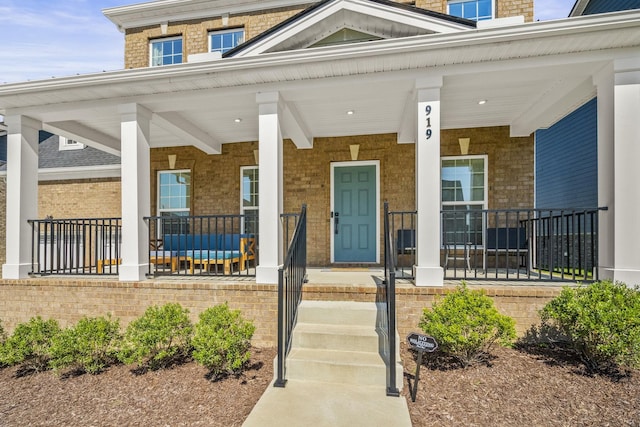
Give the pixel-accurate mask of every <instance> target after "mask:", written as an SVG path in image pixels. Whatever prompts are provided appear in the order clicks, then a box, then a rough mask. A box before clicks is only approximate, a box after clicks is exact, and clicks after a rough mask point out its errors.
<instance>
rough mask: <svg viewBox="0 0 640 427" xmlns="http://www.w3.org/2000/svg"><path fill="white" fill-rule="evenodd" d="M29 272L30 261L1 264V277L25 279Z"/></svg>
mask: <svg viewBox="0 0 640 427" xmlns="http://www.w3.org/2000/svg"><path fill="white" fill-rule="evenodd" d="M30 272H31V263H29V264H3V265H2V278H3V279H26V278H27V277H29V273H30Z"/></svg>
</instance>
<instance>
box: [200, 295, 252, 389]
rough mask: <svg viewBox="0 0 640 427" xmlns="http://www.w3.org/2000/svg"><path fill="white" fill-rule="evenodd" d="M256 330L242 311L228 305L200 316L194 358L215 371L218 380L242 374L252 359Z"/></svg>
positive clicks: (212, 372) (222, 305)
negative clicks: (242, 314)
mask: <svg viewBox="0 0 640 427" xmlns="http://www.w3.org/2000/svg"><path fill="white" fill-rule="evenodd" d="M255 330H256V328H255V326H254V325H253V323H252V322H250V321H247V320H244V319H243V318H242V316H241V314H240V311H239V310H230V309H229V307H228V306H227V304H226V303H225V304H220V305H217V306H215V307H211V308H209V309H207V310H205V311H204V312H202V313H201V314H200V318H199V321H198V323H197V324H196V327H195V335H194V337H193V348H194V350H193V358H194V359H195V360H196V361H197V362H198V363H200V364H201V365H203V366H205V367H206V368H208V369H209V370H210V371H211V374H212V376H213V377H214V378H217V377H219V376H221V375H223V374H225V373H229V374H232V373H238V372H240V371H241V370H242V369H243V368H244V366H245V365H246V363H247V362H248V361H249V359H250V357H251V353H250V351H249V349H250V347H251V337H252V336H253V333H254V332H255Z"/></svg>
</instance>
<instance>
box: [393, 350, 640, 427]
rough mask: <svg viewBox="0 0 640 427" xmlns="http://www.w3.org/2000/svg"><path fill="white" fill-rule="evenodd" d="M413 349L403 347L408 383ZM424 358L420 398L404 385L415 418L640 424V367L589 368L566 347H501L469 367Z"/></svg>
mask: <svg viewBox="0 0 640 427" xmlns="http://www.w3.org/2000/svg"><path fill="white" fill-rule="evenodd" d="M403 345H404V343H403ZM414 356H415V353H414V352H413V351H409V350H407V349H406V346H404V347H403V348H402V359H403V362H404V367H405V385H406V384H407V383H408V382H409V380H410V379H412V378H413V374H415V369H416V358H415V357H414ZM425 358H426V359H428V360H426V361H424V359H423V366H422V367H421V369H420V380H419V382H418V393H417V396H416V402H415V403H413V402H412V401H411V397H410V391H409V387H406V386H405V388H404V390H403V394H404V395H405V396H406V398H407V403H408V405H409V410H410V413H411V420H412V422H413V425H414V426H615V427H623V426H629V427H631V426H633V427H637V426H640V372H633V373H632V374H631V375H630V376H625V375H589V374H587V373H586V371H585V369H584V367H583V366H582V365H581V364H580V363H579V361H578V360H577V358H576V357H575V355H574V354H572V353H571V352H570V351H568V350H566V349H563V348H560V347H552V348H540V347H534V346H532V347H529V348H520V349H507V348H497V349H495V350H493V351H492V357H491V358H490V360H489V361H488V363H485V364H481V365H478V366H473V367H470V368H466V369H462V368H459V367H457V366H455V365H454V364H452V363H448V362H447V361H443V360H442V358H435V357H434V356H431V355H429V356H427V355H426V353H425Z"/></svg>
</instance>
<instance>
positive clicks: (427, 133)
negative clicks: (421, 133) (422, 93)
mask: <svg viewBox="0 0 640 427" xmlns="http://www.w3.org/2000/svg"><path fill="white" fill-rule="evenodd" d="M424 112H425V116H426V119H427V131H426V132H425V135H426V137H427V139H428V140H429V139H431V136H432V135H433V131H432V130H431V117H429V116H430V115H431V105H427V106H426V107H425V109H424Z"/></svg>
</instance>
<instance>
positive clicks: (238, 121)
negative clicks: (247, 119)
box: [234, 118, 242, 123]
mask: <svg viewBox="0 0 640 427" xmlns="http://www.w3.org/2000/svg"><path fill="white" fill-rule="evenodd" d="M241 121H242V119H240V118H238V119H235V120H234V122H236V123H240V122H241Z"/></svg>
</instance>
